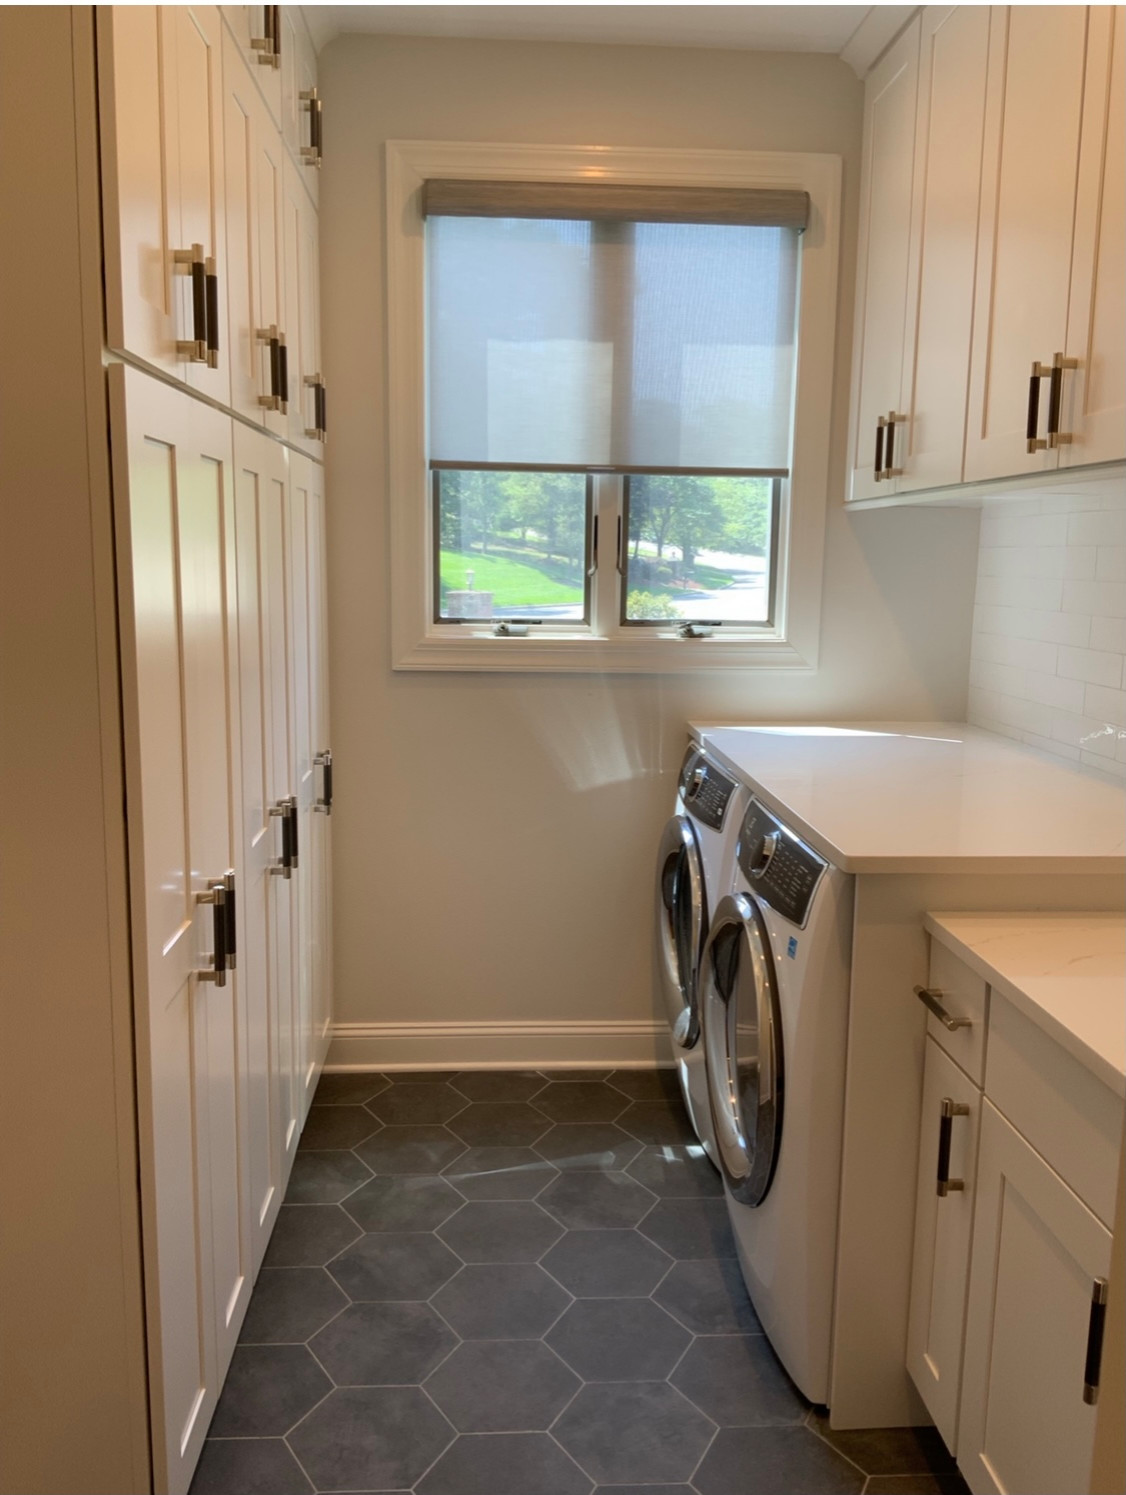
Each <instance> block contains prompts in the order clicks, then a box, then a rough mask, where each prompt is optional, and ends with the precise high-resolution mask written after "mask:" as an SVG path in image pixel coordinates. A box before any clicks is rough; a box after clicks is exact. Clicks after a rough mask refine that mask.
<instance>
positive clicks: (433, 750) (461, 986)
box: [321, 36, 977, 1062]
mask: <svg viewBox="0 0 1126 1495" xmlns="http://www.w3.org/2000/svg"><path fill="white" fill-rule="evenodd" d="M321 79H322V86H321V92H322V94H323V95H324V97H325V101H326V102H325V118H326V124H325V157H326V159H325V165H324V169H323V174H322V183H321V204H322V264H323V285H324V291H323V296H324V330H325V364H326V372H327V378H328V381H329V385H330V398H331V419H332V432H331V439H330V442H329V444H328V449H327V459H328V484H329V499H328V510H329V571H330V608H331V616H330V622H331V633H332V657H331V676H332V691H333V697H332V722H333V744H332V746H333V750H334V753H335V755H336V761H337V763H338V765H339V768H338V800H337V803H338V807H339V808H338V813H337V815H336V816H335V817H334V837H335V898H336V912H335V919H336V930H335V942H336V999H337V1018H338V1020H340V1021H344V1022H348V1023H379V1022H388V1021H404V1022H418V1023H426V1022H431V1023H443V1022H449V1021H458V1020H462V1021H465V1020H493V1021H500V1020H514V1019H517V1020H547V1019H569V1020H583V1019H587V1020H598V1019H610V1018H621V1019H627V1020H628V1019H636V1020H643V1019H647V1018H650V1017H651V1016H653V1008H652V1000H651V989H650V967H649V940H650V925H651V918H652V913H651V903H650V897H651V895H650V881H651V875H652V874H651V863H652V858H653V855H654V853H655V846H656V840H657V837H658V835H659V832H660V829H661V826H662V824H663V822H664V819H665V817H666V816H667V814H668V811H669V809H670V807H671V803H672V799H673V794H674V776H675V772H676V769H677V768H678V766H679V762H680V757H681V753H682V750H683V745H684V741H685V722H686V721H687V720H688V719H689V718H693V717H696V718H725V719H736V720H743V719H758V720H764V719H766V720H769V719H774V720H784V719H791V720H792V719H799V720H809V719H816V718H829V717H842V718H852V719H857V718H862V717H905V718H914V719H923V718H927V717H931V718H934V717H940V718H941V717H948V718H961V717H962V716H963V714H964V708H965V697H966V676H967V668H968V663H967V661H968V653H969V628H970V614H971V608H972V601H973V583H974V564H975V555H976V539H977V515H976V513H975V512H974V511H952V510H948V511H945V512H936V511H931V512H926V511H915V512H912V511H908V510H900V511H898V512H890V513H879V514H863V515H845V514H844V513H843V511H842V509H841V505H840V499H841V495H842V493H843V483H844V462H845V436H846V420H845V411H846V404H847V382H848V366H849V342H850V329H851V321H852V291H851V288H852V285H853V281H854V276H855V235H856V211H857V187H858V180H857V179H858V169H859V167H858V162H859V151H860V119H861V93H862V89H861V85H860V83H859V82H858V81H857V80H856V78H855V77H854V75H853V74H852V72H851V71H850V70H849V69H848V68H847V67H846V66H845V65H844V64H843V63H841V62H839V61H838V60H836V59H833V58H826V57H810V56H798V55H789V54H754V53H746V52H713V51H703V50H672V49H664V48H656V47H648V48H640V47H639V48H633V47H617V46H614V47H597V46H574V45H559V44H531V43H495V42H478V41H453V40H435V39H421V38H404V37H395V38H392V37H358V36H345V37H340V38H338V39H337V40H336V41H334V42H333V43H332V44H331V45H330V46H329V47H328V48H327V49H326V51H325V52H324V53H323V54H322V58H321ZM395 138H399V139H424V138H429V139H461V140H485V141H530V142H567V143H583V144H587V143H591V142H607V143H612V144H615V145H666V146H683V147H688V146H697V147H720V148H730V149H764V150H805V151H834V152H839V153H840V154H841V155H842V156H843V158H844V203H845V232H844V246H843V258H842V267H841V284H842V287H844V294H843V298H842V305H841V310H840V316H839V321H838V341H837V354H836V397H835V409H834V418H833V428H832V452H833V456H832V469H831V491H830V496H829V504H828V517H827V523H828V543H827V551H826V566H825V584H824V586H825V591H824V596H825V603H824V612H823V618H822V647H821V667H820V669H819V671H818V672H817V673H816V674H804V675H803V674H796V673H790V674H778V673H771V674H767V673H765V672H764V673H759V674H756V673H753V672H747V673H739V674H726V675H719V674H715V675H710V676H709V675H707V674H703V673H700V674H697V675H695V676H689V675H679V676H664V677H655V676H648V677H641V676H629V677H611V676H598V675H590V676H582V677H573V676H555V677H552V676H545V675H539V676H515V675H507V676H498V675H494V676H488V675H469V674H441V675H435V674H406V673H395V672H393V671H392V670H391V668H390V662H389V643H388V630H389V615H388V599H387V578H388V567H389V560H388V555H387V535H388V508H387V503H388V498H387V486H386V460H385V450H386V358H385V350H384V342H383V318H384V302H385V294H386V293H385V287H384V264H383V261H384V250H383V244H384V238H383V180H382V161H383V156H382V146H383V142H384V141H385V140H387V139H395ZM375 1047H376V1045H372V1049H373V1054H372V1058H373V1062H377V1056H376V1055H375V1053H374V1049H375ZM341 1052H342V1051H341V1050H339V1049H338V1050H337V1054H336V1057H337V1058H339V1057H340V1055H341ZM354 1052H355V1051H354V1049H353V1051H352V1057H354ZM507 1056H508V1057H510V1058H511V1057H514V1054H513V1052H512V1051H511V1050H510V1051H509V1052H508V1055H507ZM433 1057H434V1058H435V1060H437V1059H438V1058H439V1056H438V1055H437V1054H435V1055H434V1056H433ZM451 1057H453V1058H454V1060H455V1062H456V1059H457V1054H456V1053H454V1054H453V1055H452V1056H451ZM525 1057H542V1056H540V1055H530V1054H529V1055H527V1056H525ZM589 1057H591V1058H596V1057H598V1056H597V1055H595V1054H590V1055H589Z"/></svg>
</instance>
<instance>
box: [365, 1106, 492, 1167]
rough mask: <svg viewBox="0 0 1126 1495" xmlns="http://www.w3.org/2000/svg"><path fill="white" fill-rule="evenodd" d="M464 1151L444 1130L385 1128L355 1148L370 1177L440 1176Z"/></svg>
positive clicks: (423, 1127)
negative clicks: (427, 1174)
mask: <svg viewBox="0 0 1126 1495" xmlns="http://www.w3.org/2000/svg"><path fill="white" fill-rule="evenodd" d="M372 1120H373V1121H374V1120H375V1118H374V1117H373V1118H372ZM464 1151H465V1143H464V1142H461V1141H459V1140H458V1138H457V1137H455V1136H454V1134H453V1132H451V1131H447V1129H446V1128H445V1127H444V1126H388V1127H384V1128H383V1130H382V1131H381V1132H377V1133H376V1134H375V1136H374V1137H369V1138H368V1139H367V1141H366V1142H361V1143H360V1145H359V1146H358V1147H357V1148H356V1152H357V1153H358V1154H359V1156H360V1157H361V1158H362V1159H363V1161H364V1162H365V1163H366V1164H367V1165H368V1167H369V1168H370V1169H371V1170H372V1172H373V1173H441V1171H442V1169H443V1168H444V1167H445V1166H446V1164H447V1163H452V1162H453V1160H454V1158H456V1157H460V1156H461V1154H462V1153H463V1152H464Z"/></svg>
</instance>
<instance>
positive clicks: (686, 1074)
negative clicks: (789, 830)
mask: <svg viewBox="0 0 1126 1495" xmlns="http://www.w3.org/2000/svg"><path fill="white" fill-rule="evenodd" d="M749 799H750V790H749V789H747V788H746V787H745V786H744V785H742V784H739V783H737V782H736V780H735V779H733V778H731V776H730V775H729V774H727V773H726V772H725V771H724V770H723V769H721V768H719V767H718V766H717V765H716V764H715V763H713V762H712V760H711V759H710V758H709V757H708V756H707V754H706V753H705V752H704V751H703V749H702V748H699V747H696V746H692V747H689V749H688V752H687V753H686V754H685V758H684V762H683V764H682V765H681V769H680V777H679V779H678V781H677V794H676V805H675V808H674V813H673V817H672V819H671V820H670V821H669V822H668V824H667V825H666V826H665V829H664V832H663V834H662V836H661V844H660V849H659V851H658V855H657V887H656V947H657V948H656V952H655V958H654V971H655V979H656V984H657V1002H658V1006H659V1008H660V1009H661V1010H663V1011H664V1012H665V1013H666V1015H667V1017H668V1022H669V1031H670V1033H671V1034H672V1044H673V1053H674V1055H675V1056H676V1066H677V1073H678V1075H679V1078H680V1088H681V1091H682V1093H683V1095H684V1104H685V1107H686V1108H687V1111H688V1115H689V1117H690V1119H691V1121H692V1125H693V1127H694V1129H695V1132H696V1135H697V1137H699V1139H700V1141H701V1142H702V1143H703V1146H704V1149H705V1151H706V1152H707V1154H708V1156H709V1157H710V1158H711V1160H712V1162H713V1163H716V1162H717V1159H716V1151H715V1138H714V1135H713V1132H712V1119H711V1109H710V1106H709V1103H708V1085H707V1078H706V1076H705V1074H704V1050H703V1045H702V1043H701V1041H700V1019H699V1006H698V1001H697V997H698V979H697V978H698V974H699V966H700V957H701V955H702V954H703V949H704V945H705V942H706V941H707V937H708V923H709V920H710V917H711V910H712V907H713V906H714V903H715V901H716V900H717V899H718V898H719V897H720V896H721V895H722V894H723V893H724V892H725V891H726V890H727V888H729V887H730V886H731V878H732V867H733V865H734V857H735V840H736V836H737V835H738V830H739V825H740V822H741V818H742V814H743V810H744V809H745V808H746V805H747V802H748V800H749ZM717 1166H718V1163H717Z"/></svg>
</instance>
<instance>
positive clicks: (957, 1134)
mask: <svg viewBox="0 0 1126 1495" xmlns="http://www.w3.org/2000/svg"><path fill="white" fill-rule="evenodd" d="M946 1101H951V1102H953V1103H954V1105H956V1106H964V1107H965V1113H964V1114H959V1115H951V1116H950V1117H949V1119H945V1120H944V1118H943V1109H944V1102H946ZM980 1121H981V1091H980V1089H979V1088H978V1087H977V1086H976V1085H974V1084H972V1083H971V1082H970V1081H969V1080H968V1079H967V1078H966V1076H965V1075H964V1074H963V1073H962V1071H961V1070H960V1069H959V1068H958V1066H957V1065H956V1064H955V1063H954V1062H953V1061H952V1060H951V1059H949V1058H948V1057H947V1056H946V1054H944V1053H943V1051H942V1050H941V1049H940V1048H939V1046H938V1044H937V1043H935V1042H934V1041H933V1040H932V1039H928V1040H927V1044H926V1063H925V1068H924V1072H923V1113H922V1128H921V1131H920V1133H919V1182H918V1192H917V1195H916V1204H915V1248H914V1260H913V1262H912V1266H911V1309H910V1318H909V1320H908V1328H907V1369H908V1371H909V1372H910V1373H911V1379H912V1380H913V1381H914V1382H915V1385H916V1386H917V1387H918V1388H919V1394H920V1395H921V1396H922V1398H923V1401H924V1402H925V1403H926V1405H927V1411H928V1412H929V1413H930V1414H931V1416H932V1417H933V1418H934V1422H935V1426H936V1427H937V1428H938V1431H939V1432H940V1433H941V1434H942V1437H943V1440H944V1441H945V1443H946V1446H947V1448H949V1449H953V1448H954V1447H955V1445H956V1441H957V1432H958V1392H959V1386H960V1382H961V1378H962V1341H963V1326H964V1323H965V1311H966V1285H967V1282H968V1280H969V1274H970V1233H971V1229H972V1226H973V1213H974V1187H975V1183H976V1172H977V1139H978V1128H979V1124H980ZM944 1131H946V1132H947V1133H948V1136H949V1148H948V1154H947V1158H946V1167H945V1169H944V1170H943V1171H944V1173H945V1177H946V1178H947V1179H949V1180H951V1181H952V1182H954V1183H961V1184H962V1188H960V1189H959V1188H950V1189H948V1191H947V1192H946V1193H945V1194H944V1195H943V1196H941V1197H940V1196H939V1192H938V1188H939V1185H938V1174H939V1164H940V1153H941V1151H942V1147H941V1139H942V1134H943V1132H944Z"/></svg>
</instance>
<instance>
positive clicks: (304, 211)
mask: <svg viewBox="0 0 1126 1495" xmlns="http://www.w3.org/2000/svg"><path fill="white" fill-rule="evenodd" d="M282 237H283V242H284V251H285V324H286V332H287V335H288V339H289V402H288V404H289V436H290V440H291V441H293V442H295V443H296V444H298V445H299V446H304V447H305V448H306V449H307V450H308V451H310V452H314V453H316V452H319V451H320V450H321V449H322V446H321V444H322V442H323V441H324V437H325V432H324V425H325V413H324V412H325V394H324V377H323V375H322V373H321V298H320V259H319V254H318V229H317V212H316V209H315V208H314V207H313V205H312V203H310V201H309V199H308V196H307V195H306V193H305V190H304V186H303V183H302V181H301V179H300V178H299V177H298V172H297V168H296V167H295V166H294V165H293V163H292V161H289V162H287V163H286V178H285V193H284V198H283V204H282Z"/></svg>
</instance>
